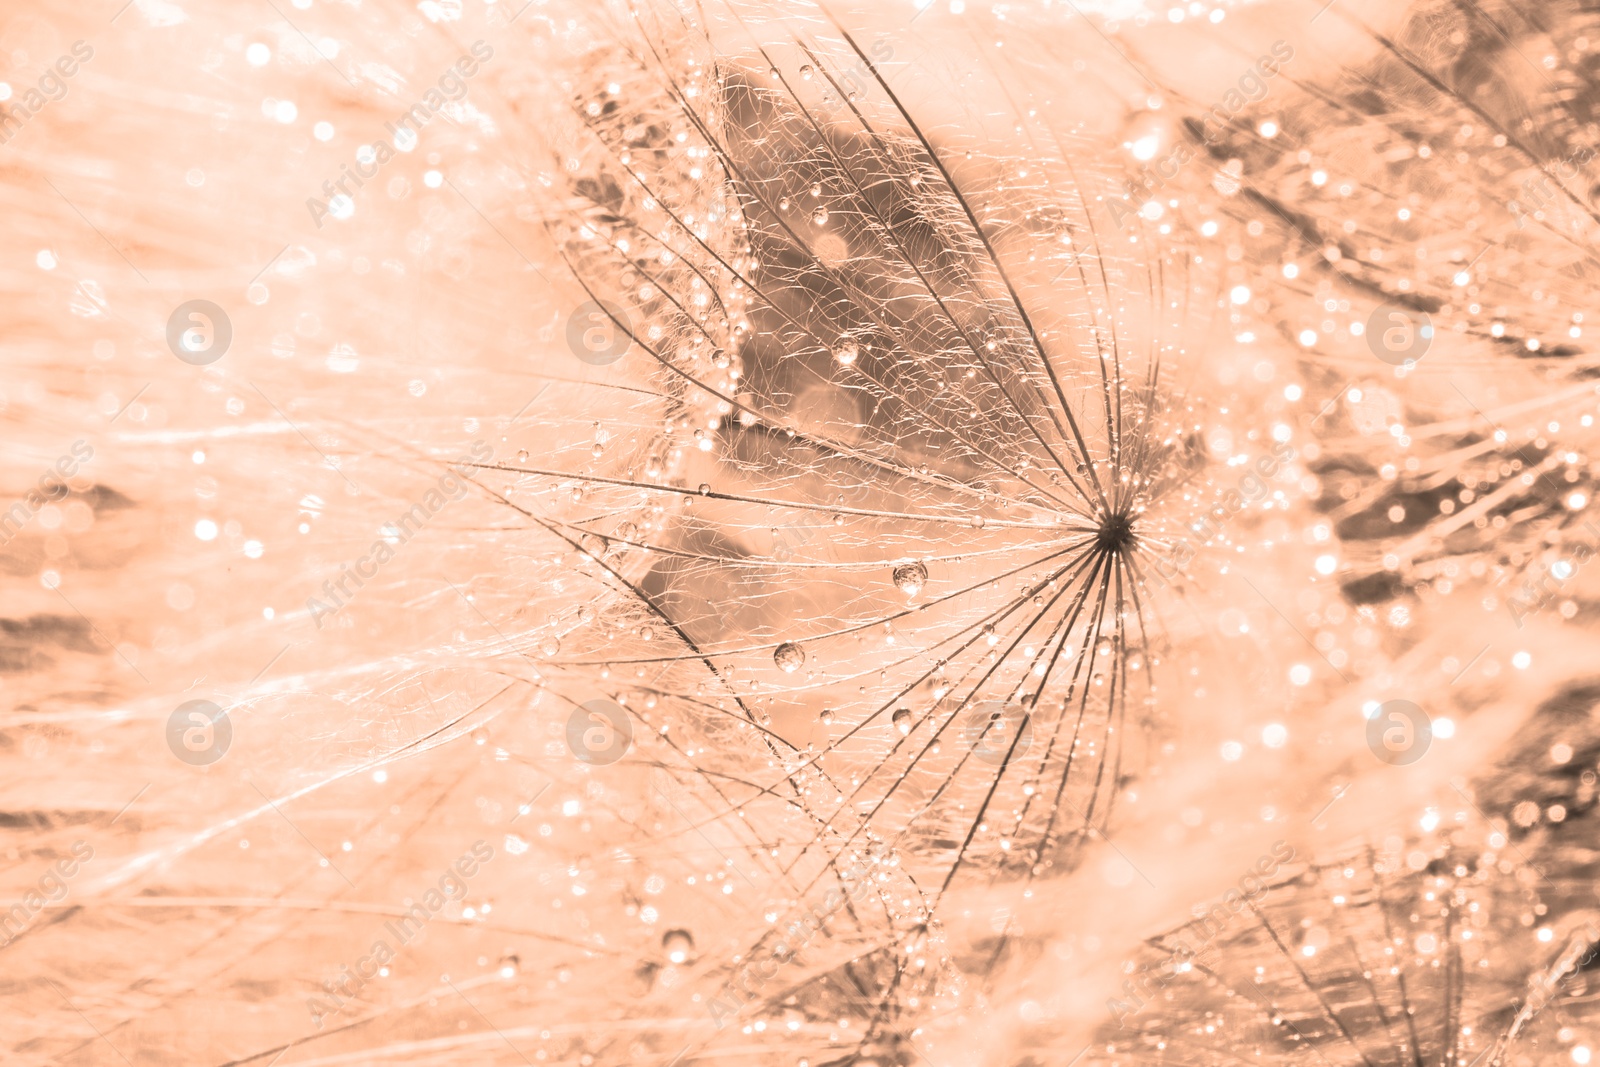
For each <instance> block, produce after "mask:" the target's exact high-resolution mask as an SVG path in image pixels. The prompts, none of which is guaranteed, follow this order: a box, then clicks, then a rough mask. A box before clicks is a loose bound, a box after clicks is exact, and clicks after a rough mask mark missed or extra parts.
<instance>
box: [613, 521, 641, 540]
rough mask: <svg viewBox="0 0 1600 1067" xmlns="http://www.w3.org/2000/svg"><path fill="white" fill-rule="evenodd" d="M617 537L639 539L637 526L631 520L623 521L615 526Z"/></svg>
mask: <svg viewBox="0 0 1600 1067" xmlns="http://www.w3.org/2000/svg"><path fill="white" fill-rule="evenodd" d="M617 538H618V540H621V541H637V540H638V539H639V527H637V526H635V525H634V524H633V523H631V522H625V523H623V524H622V525H621V526H618V527H617Z"/></svg>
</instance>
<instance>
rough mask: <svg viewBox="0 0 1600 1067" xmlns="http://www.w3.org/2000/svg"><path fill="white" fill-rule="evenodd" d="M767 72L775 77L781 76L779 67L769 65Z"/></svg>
mask: <svg viewBox="0 0 1600 1067" xmlns="http://www.w3.org/2000/svg"><path fill="white" fill-rule="evenodd" d="M767 73H768V74H770V75H772V77H773V78H777V77H779V74H778V68H777V67H769V68H768V69H767Z"/></svg>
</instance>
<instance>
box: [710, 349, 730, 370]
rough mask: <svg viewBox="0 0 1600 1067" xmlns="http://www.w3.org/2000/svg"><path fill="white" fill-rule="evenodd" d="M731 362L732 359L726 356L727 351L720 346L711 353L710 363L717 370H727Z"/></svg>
mask: <svg viewBox="0 0 1600 1067" xmlns="http://www.w3.org/2000/svg"><path fill="white" fill-rule="evenodd" d="M731 362H733V361H732V360H730V359H729V358H728V353H726V352H724V351H723V350H722V349H720V348H719V349H717V350H716V351H715V352H713V353H711V365H712V366H713V367H715V368H717V369H718V370H727V369H728V364H729V363H731Z"/></svg>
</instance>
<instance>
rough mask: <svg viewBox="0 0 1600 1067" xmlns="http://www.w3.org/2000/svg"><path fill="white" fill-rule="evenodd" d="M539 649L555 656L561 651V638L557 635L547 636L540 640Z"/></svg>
mask: <svg viewBox="0 0 1600 1067" xmlns="http://www.w3.org/2000/svg"><path fill="white" fill-rule="evenodd" d="M539 651H540V652H543V653H544V654H545V655H547V656H553V655H555V654H556V653H557V652H560V651H561V639H560V638H558V637H555V636H553V635H552V636H550V637H546V638H545V639H544V640H543V641H540V642H539Z"/></svg>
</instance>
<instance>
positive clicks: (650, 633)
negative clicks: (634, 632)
mask: <svg viewBox="0 0 1600 1067" xmlns="http://www.w3.org/2000/svg"><path fill="white" fill-rule="evenodd" d="M655 639H656V630H655V627H654V626H641V627H639V640H641V641H654V640H655Z"/></svg>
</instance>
